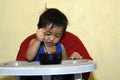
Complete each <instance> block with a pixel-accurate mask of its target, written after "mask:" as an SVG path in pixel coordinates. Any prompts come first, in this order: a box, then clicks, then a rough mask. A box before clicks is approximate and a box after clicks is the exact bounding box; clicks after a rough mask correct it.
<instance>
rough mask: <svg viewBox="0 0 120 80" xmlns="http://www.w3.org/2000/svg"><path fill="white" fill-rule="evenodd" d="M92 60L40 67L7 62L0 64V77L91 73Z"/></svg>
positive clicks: (71, 61) (31, 63) (24, 62)
mask: <svg viewBox="0 0 120 80" xmlns="http://www.w3.org/2000/svg"><path fill="white" fill-rule="evenodd" d="M95 69H96V63H95V62H94V61H92V60H87V59H81V60H63V61H62V63H61V64H51V65H40V64H39V62H27V61H9V62H5V63H1V64H0V75H56V74H59V75H60V74H76V73H85V72H91V71H94V70H95Z"/></svg>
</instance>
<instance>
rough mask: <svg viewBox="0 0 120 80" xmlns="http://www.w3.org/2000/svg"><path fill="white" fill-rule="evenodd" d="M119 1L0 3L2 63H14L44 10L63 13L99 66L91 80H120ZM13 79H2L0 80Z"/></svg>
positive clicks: (26, 0)
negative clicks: (20, 48) (56, 9)
mask: <svg viewBox="0 0 120 80" xmlns="http://www.w3.org/2000/svg"><path fill="white" fill-rule="evenodd" d="M119 4H120V0H0V34H1V35H0V63H3V62H6V61H15V58H16V55H17V52H18V50H19V45H20V43H21V42H22V41H23V40H24V39H25V38H26V37H27V36H28V35H30V34H32V33H34V32H35V31H36V29H37V26H36V25H37V21H38V17H39V15H40V14H41V12H43V11H44V9H45V6H47V7H48V8H50V7H55V8H58V9H60V10H61V11H63V12H64V13H65V14H66V15H67V17H68V19H69V25H68V29H67V30H68V31H70V32H72V33H74V34H76V35H77V36H78V37H79V38H80V39H81V40H82V42H83V43H84V45H85V47H86V48H87V50H88V51H89V53H90V55H91V56H92V58H93V59H94V61H95V62H96V63H97V69H96V70H95V71H94V72H93V73H92V75H91V78H90V80H119V79H120V76H119V69H120V62H118V59H119V56H120V50H119V47H120V42H119V41H120V36H119V34H120V31H119V30H120V27H119V26H120V22H119V21H120V5H119ZM8 79H9V80H13V77H5V76H0V80H8Z"/></svg>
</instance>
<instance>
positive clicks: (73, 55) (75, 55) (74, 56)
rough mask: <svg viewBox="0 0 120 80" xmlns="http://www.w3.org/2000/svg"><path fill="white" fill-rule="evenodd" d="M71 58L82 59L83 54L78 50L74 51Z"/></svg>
mask: <svg viewBox="0 0 120 80" xmlns="http://www.w3.org/2000/svg"><path fill="white" fill-rule="evenodd" d="M70 58H71V59H82V56H81V55H80V54H79V53H78V52H73V53H72V54H71V56H70Z"/></svg>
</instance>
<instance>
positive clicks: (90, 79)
mask: <svg viewBox="0 0 120 80" xmlns="http://www.w3.org/2000/svg"><path fill="white" fill-rule="evenodd" d="M89 80H96V78H95V76H94V73H93V72H91V73H90V77H89Z"/></svg>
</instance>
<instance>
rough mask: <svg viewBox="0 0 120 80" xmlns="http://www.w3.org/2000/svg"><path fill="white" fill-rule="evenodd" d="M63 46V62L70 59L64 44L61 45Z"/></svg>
mask: <svg viewBox="0 0 120 80" xmlns="http://www.w3.org/2000/svg"><path fill="white" fill-rule="evenodd" d="M61 46H62V58H63V60H65V59H67V58H68V57H67V54H66V50H65V47H64V46H63V45H62V44H61Z"/></svg>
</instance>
